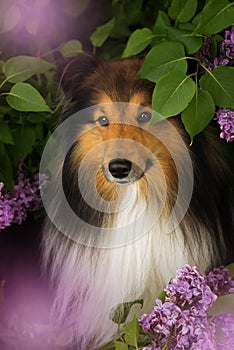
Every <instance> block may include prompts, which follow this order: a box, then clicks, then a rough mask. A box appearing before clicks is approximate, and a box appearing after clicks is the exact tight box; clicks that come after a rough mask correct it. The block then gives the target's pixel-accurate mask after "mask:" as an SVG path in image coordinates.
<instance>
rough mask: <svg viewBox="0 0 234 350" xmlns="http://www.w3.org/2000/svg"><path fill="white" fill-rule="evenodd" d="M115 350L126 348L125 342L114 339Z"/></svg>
mask: <svg viewBox="0 0 234 350" xmlns="http://www.w3.org/2000/svg"><path fill="white" fill-rule="evenodd" d="M114 344H115V350H128V345H127V344H126V343H122V342H120V341H117V340H115V341H114Z"/></svg>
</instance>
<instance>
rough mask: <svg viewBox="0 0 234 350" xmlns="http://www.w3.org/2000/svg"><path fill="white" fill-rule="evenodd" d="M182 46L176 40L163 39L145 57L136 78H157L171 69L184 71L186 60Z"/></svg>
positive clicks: (152, 79)
mask: <svg viewBox="0 0 234 350" xmlns="http://www.w3.org/2000/svg"><path fill="white" fill-rule="evenodd" d="M184 56H185V50H184V46H183V45H182V44H181V43H179V42H176V41H163V42H161V43H159V44H158V45H156V46H154V47H153V48H152V49H151V50H150V52H149V53H148V55H147V56H146V58H145V63H144V65H143V66H142V68H141V69H140V70H139V72H138V73H137V78H145V79H149V80H151V81H153V82H158V80H159V79H160V78H161V77H163V76H164V75H165V74H167V73H169V72H170V71H171V70H173V69H177V70H179V71H181V72H184V73H186V71H187V61H186V59H185V57H184Z"/></svg>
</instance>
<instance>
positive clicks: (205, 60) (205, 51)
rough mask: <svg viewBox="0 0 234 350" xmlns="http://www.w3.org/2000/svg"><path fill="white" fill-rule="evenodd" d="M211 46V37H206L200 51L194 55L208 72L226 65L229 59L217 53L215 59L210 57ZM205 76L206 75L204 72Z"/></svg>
mask: <svg viewBox="0 0 234 350" xmlns="http://www.w3.org/2000/svg"><path fill="white" fill-rule="evenodd" d="M211 45H212V37H206V38H205V41H204V43H203V45H202V47H201V49H200V50H199V51H198V52H197V53H196V54H195V57H196V58H198V59H199V61H200V62H201V63H202V64H203V66H205V67H206V68H208V69H209V70H210V71H212V70H213V69H214V68H216V67H218V66H226V65H228V64H229V58H227V57H226V56H224V55H223V54H222V53H221V52H219V51H218V52H217V54H216V57H212V56H211ZM205 74H207V72H206V71H205Z"/></svg>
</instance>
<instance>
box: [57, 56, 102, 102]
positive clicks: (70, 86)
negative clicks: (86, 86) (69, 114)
mask: <svg viewBox="0 0 234 350" xmlns="http://www.w3.org/2000/svg"><path fill="white" fill-rule="evenodd" d="M97 66H98V60H97V59H96V58H95V57H94V56H92V55H89V54H85V53H81V54H78V55H76V56H73V57H69V58H67V59H59V60H57V80H58V81H59V85H60V88H61V90H62V92H63V93H64V95H65V97H67V98H70V97H71V96H72V95H73V94H74V90H75V89H76V88H77V87H78V86H81V85H82V83H83V82H84V81H85V79H86V78H87V77H88V76H89V75H90V74H92V72H93V71H94V70H95V69H96V68H97Z"/></svg>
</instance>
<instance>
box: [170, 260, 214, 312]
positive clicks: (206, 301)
mask: <svg viewBox="0 0 234 350" xmlns="http://www.w3.org/2000/svg"><path fill="white" fill-rule="evenodd" d="M165 291H166V293H167V298H166V300H171V301H173V302H174V303H176V304H177V305H179V306H180V307H182V308H188V307H190V308H192V307H194V308H195V309H196V310H199V313H200V315H201V316H203V315H204V314H205V313H206V311H207V310H208V308H209V307H210V306H211V305H212V303H213V302H214V301H215V300H216V299H217V297H216V295H215V294H214V293H213V292H212V291H211V289H210V287H209V286H208V285H207V284H206V280H205V278H204V277H203V276H202V275H200V274H199V272H198V269H197V267H190V266H188V265H186V266H185V267H183V268H182V269H180V270H178V271H177V275H176V278H175V279H173V280H172V281H171V283H169V284H168V286H167V287H166V289H165Z"/></svg>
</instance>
